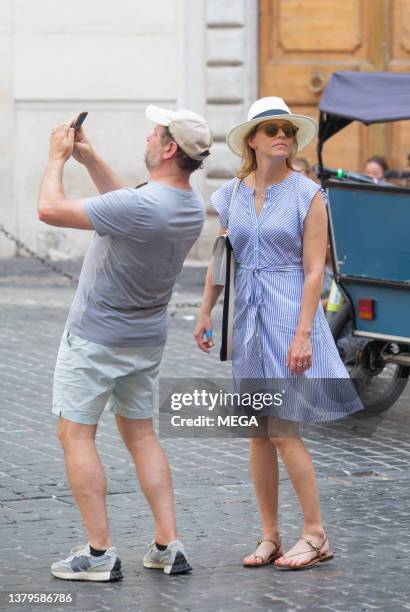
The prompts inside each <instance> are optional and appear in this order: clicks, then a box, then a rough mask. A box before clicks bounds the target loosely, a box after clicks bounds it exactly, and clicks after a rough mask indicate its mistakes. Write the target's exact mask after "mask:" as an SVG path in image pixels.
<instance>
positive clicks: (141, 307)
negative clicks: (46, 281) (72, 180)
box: [66, 181, 205, 347]
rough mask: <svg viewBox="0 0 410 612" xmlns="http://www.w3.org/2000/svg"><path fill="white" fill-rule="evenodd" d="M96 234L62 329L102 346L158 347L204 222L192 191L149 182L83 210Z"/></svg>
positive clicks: (98, 200) (92, 202)
mask: <svg viewBox="0 0 410 612" xmlns="http://www.w3.org/2000/svg"><path fill="white" fill-rule="evenodd" d="M85 210H86V213H87V215H88V217H89V218H90V220H91V222H92V224H93V226H94V228H95V230H96V234H95V235H94V237H93V239H92V242H91V244H90V246H89V248H88V251H87V253H86V256H85V259H84V263H83V268H82V270H81V276H80V282H79V285H78V288H77V292H76V294H75V297H74V301H73V303H72V305H71V309H70V312H69V315H68V319H67V324H66V329H68V331H70V332H71V333H73V334H75V335H77V336H80V337H81V338H85V339H86V340H91V341H92V342H96V343H98V344H103V345H106V346H118V347H120V346H159V345H162V344H164V343H165V341H166V335H167V320H166V310H167V304H168V302H169V300H170V298H171V294H172V289H173V286H174V282H175V279H176V277H177V275H178V273H179V272H180V271H181V268H182V265H183V262H184V259H185V257H186V256H187V254H188V252H189V250H190V249H191V247H192V245H193V244H194V242H195V241H196V239H197V238H198V236H199V234H200V232H201V229H202V226H203V224H204V220H205V207H204V203H203V200H202V198H201V197H200V196H199V195H198V194H197V193H196V192H195V191H193V190H187V189H175V188H173V187H168V186H166V185H163V184H161V183H157V182H155V181H151V182H149V183H148V184H147V185H144V186H143V187H140V188H139V189H131V188H127V189H119V190H117V191H112V192H109V193H105V194H103V195H101V196H98V197H95V198H89V199H87V200H86V202H85Z"/></svg>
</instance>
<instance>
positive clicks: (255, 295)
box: [238, 264, 303, 354]
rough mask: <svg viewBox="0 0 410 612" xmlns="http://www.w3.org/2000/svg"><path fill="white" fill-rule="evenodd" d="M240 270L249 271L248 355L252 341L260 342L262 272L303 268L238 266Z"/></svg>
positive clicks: (246, 297) (247, 291) (246, 350)
mask: <svg viewBox="0 0 410 612" xmlns="http://www.w3.org/2000/svg"><path fill="white" fill-rule="evenodd" d="M238 268H239V269H242V270H246V271H247V279H246V292H245V299H246V304H247V305H248V308H247V315H246V333H245V353H246V354H247V353H248V350H249V343H250V341H251V340H253V339H255V338H256V340H259V335H258V332H257V326H258V308H259V307H260V306H263V305H264V304H265V295H264V293H265V292H264V290H263V285H262V283H261V279H260V274H261V272H288V271H294V270H299V271H301V272H303V268H302V267H301V266H260V267H258V266H244V265H243V264H238Z"/></svg>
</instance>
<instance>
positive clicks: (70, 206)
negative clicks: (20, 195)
mask: <svg viewBox="0 0 410 612" xmlns="http://www.w3.org/2000/svg"><path fill="white" fill-rule="evenodd" d="M73 148H74V129H73V128H71V127H70V124H60V125H58V126H56V127H55V128H54V130H53V132H52V137H51V142H50V153H49V159H48V164H47V167H46V170H45V172H44V176H43V180H42V181H41V185H40V190H39V195H38V218H39V219H40V221H43V222H44V223H47V224H48V225H56V226H58V227H73V228H77V229H89V230H92V229H94V226H93V225H92V223H91V221H90V219H89V217H88V216H87V214H86V212H85V207H84V202H85V200H66V199H65V196H64V189H63V171H64V164H65V162H66V161H67V160H68V159H69V158H70V157H71V154H72V152H73Z"/></svg>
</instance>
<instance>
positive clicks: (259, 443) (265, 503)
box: [244, 438, 279, 564]
mask: <svg viewBox="0 0 410 612" xmlns="http://www.w3.org/2000/svg"><path fill="white" fill-rule="evenodd" d="M249 459H250V468H251V476H252V481H253V486H254V488H255V493H256V499H257V502H258V507H259V512H260V514H261V518H262V534H263V535H262V538H261V539H262V540H268V541H265V542H262V543H261V544H259V546H258V547H257V549H256V551H255V554H257V555H258V556H257V557H255V555H254V554H252V555H249V556H248V557H246V558H245V559H244V563H245V564H247V563H248V564H249V563H252V564H255V563H258V564H262V563H263V559H266V558H268V557H269V555H270V554H271V553H272V552H273V551H274V548H275V546H274V544H272V542H270V541H269V540H273V542H278V541H279V529H278V484H279V473H278V457H277V452H276V448H275V447H274V445H273V444H272V442H271V441H270V439H269V438H251V440H250V447H249Z"/></svg>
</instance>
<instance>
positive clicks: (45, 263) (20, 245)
mask: <svg viewBox="0 0 410 612" xmlns="http://www.w3.org/2000/svg"><path fill="white" fill-rule="evenodd" d="M0 232H1V233H2V234H4V235H5V236H6V238H8V239H9V240H11V241H12V242H14V244H15V245H16V247H17V248H18V249H20V250H21V251H24V252H25V253H27V255H30V257H32V258H33V259H36V260H37V261H39V262H40V263H42V264H43V266H46V267H47V268H50V270H53V272H56V273H57V274H60V275H61V276H65V277H66V278H68V279H70V281H71V282H72V283H78V277H77V276H74V274H70V272H66V271H65V270H63V269H62V268H60V267H59V266H56V265H54V264H53V263H51V261H50V260H49V259H47V258H46V257H41V255H39V254H38V253H35V252H34V251H33V250H32V249H30V247H28V246H27V245H26V244H24V242H22V241H21V240H19V239H18V238H16V237H15V236H13V234H12V233H11V232H9V231H8V230H6V228H5V227H3V226H2V225H1V223H0Z"/></svg>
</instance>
